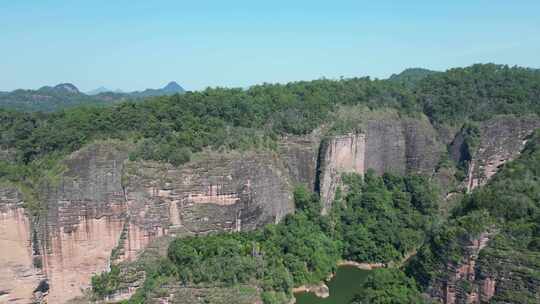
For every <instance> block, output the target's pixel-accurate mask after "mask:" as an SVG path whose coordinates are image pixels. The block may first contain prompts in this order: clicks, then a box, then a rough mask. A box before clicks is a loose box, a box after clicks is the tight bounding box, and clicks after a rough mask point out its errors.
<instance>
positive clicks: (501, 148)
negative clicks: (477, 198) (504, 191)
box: [450, 115, 540, 192]
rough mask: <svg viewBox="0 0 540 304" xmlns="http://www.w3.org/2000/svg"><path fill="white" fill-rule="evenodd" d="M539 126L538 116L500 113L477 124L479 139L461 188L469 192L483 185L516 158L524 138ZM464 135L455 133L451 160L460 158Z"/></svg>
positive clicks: (525, 139)
mask: <svg viewBox="0 0 540 304" xmlns="http://www.w3.org/2000/svg"><path fill="white" fill-rule="evenodd" d="M537 128H540V118H538V117H537V116H532V115H531V116H526V117H515V116H510V115H509V116H499V117H495V118H493V119H491V120H488V121H486V122H483V123H481V124H480V128H479V129H480V139H479V140H480V142H479V144H478V147H477V149H476V151H471V152H472V154H473V157H472V159H471V160H470V161H469V164H468V172H467V177H466V181H465V185H464V187H465V188H466V189H467V191H468V192H470V191H472V190H473V189H474V188H476V187H478V186H481V185H484V184H485V183H486V182H487V181H488V180H489V179H490V178H491V177H492V176H493V175H495V173H497V171H498V169H499V168H500V167H501V166H502V165H503V164H504V163H505V162H507V161H509V160H513V159H515V158H517V157H518V156H519V154H520V152H521V151H522V150H523V148H524V147H525V144H526V142H527V137H528V136H529V135H531V134H532V132H533V131H534V130H535V129H537ZM462 145H463V136H461V134H458V135H457V136H456V139H455V140H454V142H453V143H452V146H451V149H450V150H451V154H452V157H453V158H454V160H456V161H460V159H461V158H462V156H461V147H462Z"/></svg>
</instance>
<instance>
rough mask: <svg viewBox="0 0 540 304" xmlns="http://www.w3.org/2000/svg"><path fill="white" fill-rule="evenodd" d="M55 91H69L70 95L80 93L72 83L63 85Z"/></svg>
mask: <svg viewBox="0 0 540 304" xmlns="http://www.w3.org/2000/svg"><path fill="white" fill-rule="evenodd" d="M54 89H55V90H62V91H67V92H70V93H79V89H77V87H76V86H75V85H73V84H72V83H61V84H58V85H56V86H55V87H54Z"/></svg>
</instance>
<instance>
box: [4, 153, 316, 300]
mask: <svg viewBox="0 0 540 304" xmlns="http://www.w3.org/2000/svg"><path fill="white" fill-rule="evenodd" d="M129 149H130V145H128V144H125V143H116V142H100V143H97V144H93V145H90V146H88V147H86V148H84V149H82V150H80V151H77V152H75V153H73V154H72V155H70V156H69V157H67V158H66V159H65V160H64V161H63V165H64V166H65V168H66V169H65V172H64V173H63V174H61V176H60V177H59V178H58V180H57V181H56V182H54V183H52V184H49V186H47V187H44V189H42V191H41V193H42V195H41V196H42V197H43V198H44V202H42V204H44V206H45V210H44V211H43V212H42V213H41V214H40V215H39V217H35V218H34V217H30V216H29V215H28V214H27V213H25V210H24V209H23V208H22V206H21V203H22V198H21V196H20V195H19V194H18V192H17V191H16V190H15V189H12V188H6V187H4V188H2V191H1V196H0V242H1V245H2V248H10V249H12V250H9V251H7V250H2V251H1V252H0V268H1V269H7V270H6V271H3V273H2V274H1V275H0V286H2V288H1V292H0V293H1V294H2V296H1V297H2V298H0V299H2V300H3V299H4V298H6V299H9V300H13V299H19V300H18V301H20V302H21V303H28V302H30V301H31V300H32V299H33V298H37V297H41V296H46V299H47V301H48V302H49V303H64V302H66V301H67V300H68V299H71V298H74V297H76V296H79V295H81V294H82V290H83V289H85V288H88V287H89V284H90V278H91V276H92V275H93V274H95V273H99V272H101V271H104V270H106V269H107V268H108V267H109V265H110V264H111V262H118V261H122V260H132V259H134V258H135V257H136V256H137V253H139V252H140V250H141V249H143V248H145V247H146V246H147V245H148V244H149V243H150V242H151V241H153V240H155V239H157V238H158V237H160V236H162V235H166V234H198V233H207V232H210V231H231V230H235V231H239V230H247V229H253V228H256V227H260V226H262V225H264V224H266V223H271V222H276V221H279V220H280V219H281V218H282V217H283V216H285V215H286V214H288V213H290V212H293V210H294V206H293V202H292V186H291V182H290V178H289V170H288V169H287V167H286V166H285V163H286V162H285V161H283V160H281V159H280V158H279V157H278V155H277V154H275V153H266V152H264V153H263V152H260V153H259V152H257V153H255V152H254V153H246V154H226V155H203V156H201V158H200V160H197V161H193V162H191V163H189V164H187V165H185V166H182V167H179V168H176V167H173V166H171V165H168V164H158V163H149V162H129V161H128V160H127V156H128V151H129ZM301 155H302V154H301V153H300V156H301ZM300 158H301V157H299V158H298V159H300ZM308 180H309V178H308ZM36 261H37V262H36ZM13 278H17V279H16V281H14V280H13ZM41 281H43V282H46V285H45V286H49V287H50V288H40V290H42V291H40V292H38V294H34V293H33V291H34V290H36V288H37V286H38V285H39V284H40V282H41Z"/></svg>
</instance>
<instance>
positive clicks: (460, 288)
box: [429, 232, 494, 304]
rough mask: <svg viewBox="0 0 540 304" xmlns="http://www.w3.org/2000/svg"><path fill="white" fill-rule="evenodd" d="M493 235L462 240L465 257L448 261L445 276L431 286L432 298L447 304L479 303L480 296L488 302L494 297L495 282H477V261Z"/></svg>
mask: <svg viewBox="0 0 540 304" xmlns="http://www.w3.org/2000/svg"><path fill="white" fill-rule="evenodd" d="M492 236H493V234H492V233H488V232H485V233H482V234H480V235H479V236H478V237H477V238H474V239H471V240H462V241H461V243H462V244H461V248H462V249H463V250H462V251H463V256H462V257H461V259H460V260H459V261H458V262H455V261H448V262H447V263H446V265H445V269H444V270H443V273H444V276H443V277H439V278H438V279H437V280H436V281H434V282H432V284H431V285H430V289H429V293H430V296H431V297H432V298H433V299H435V300H437V301H439V302H441V303H445V304H456V303H479V301H480V294H483V298H484V299H486V301H489V299H490V298H491V297H492V296H493V293H492V287H493V285H494V282H491V281H489V282H485V280H482V281H481V283H480V282H477V267H476V264H477V260H478V256H479V253H480V251H481V250H482V249H484V248H485V247H486V246H487V244H488V242H489V240H490V238H491V237H492Z"/></svg>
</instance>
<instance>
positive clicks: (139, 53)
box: [0, 0, 540, 92]
mask: <svg viewBox="0 0 540 304" xmlns="http://www.w3.org/2000/svg"><path fill="white" fill-rule="evenodd" d="M538 11H540V2H538V1H521V2H520V3H519V5H516V3H510V2H506V1H485V0H484V1H475V2H474V3H469V1H465V0H459V1H452V3H434V2H431V1H409V2H407V3H398V4H396V3H392V1H378V2H377V3H369V2H366V1H334V2H332V3H322V2H318V1H315V2H314V1H305V0H302V1H296V2H295V3H288V2H287V1H282V0H279V1H274V2H271V3H253V2H251V1H230V2H227V3H223V2H219V1H207V2H205V3H193V2H185V1H174V2H173V1H155V2H152V3H142V2H129V1H115V2H114V3H110V2H107V1H93V2H91V3H79V2H77V3H74V2H70V1H67V0H55V1H49V2H47V3H43V2H42V1H17V2H9V3H3V4H0V25H1V27H0V35H1V37H2V48H0V69H1V70H2V73H0V91H11V90H15V89H19V88H22V89H38V88H40V87H42V86H45V85H56V84H58V83H63V82H69V83H73V84H74V85H76V86H77V87H78V88H79V89H80V90H81V91H83V92H88V91H91V90H94V89H96V88H98V87H101V86H103V87H106V88H108V89H111V90H116V89H121V90H123V91H136V90H139V91H140V90H144V89H146V88H160V87H163V86H164V85H166V84H167V83H168V82H169V81H176V82H178V83H179V84H180V85H181V86H183V87H184V88H185V89H187V90H200V89H204V88H205V87H208V86H211V87H215V86H221V87H244V88H245V87H249V86H251V85H254V84H260V83H263V82H269V83H276V82H279V83H284V82H290V81H298V80H312V79H318V78H322V77H326V78H331V79H336V78H339V77H341V76H343V77H361V76H370V77H374V78H387V77H388V76H390V75H391V74H393V73H399V72H401V71H402V70H404V69H406V68H412V67H421V68H427V69H432V70H439V71H443V70H446V69H448V68H452V67H463V66H468V65H471V64H474V63H487V62H493V63H497V64H509V65H519V66H524V67H531V68H539V67H540V58H539V57H538V56H537V54H539V53H540V37H539V36H538V35H537V33H536V31H537V29H538V28H540V18H538V16H537V12H538Z"/></svg>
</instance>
